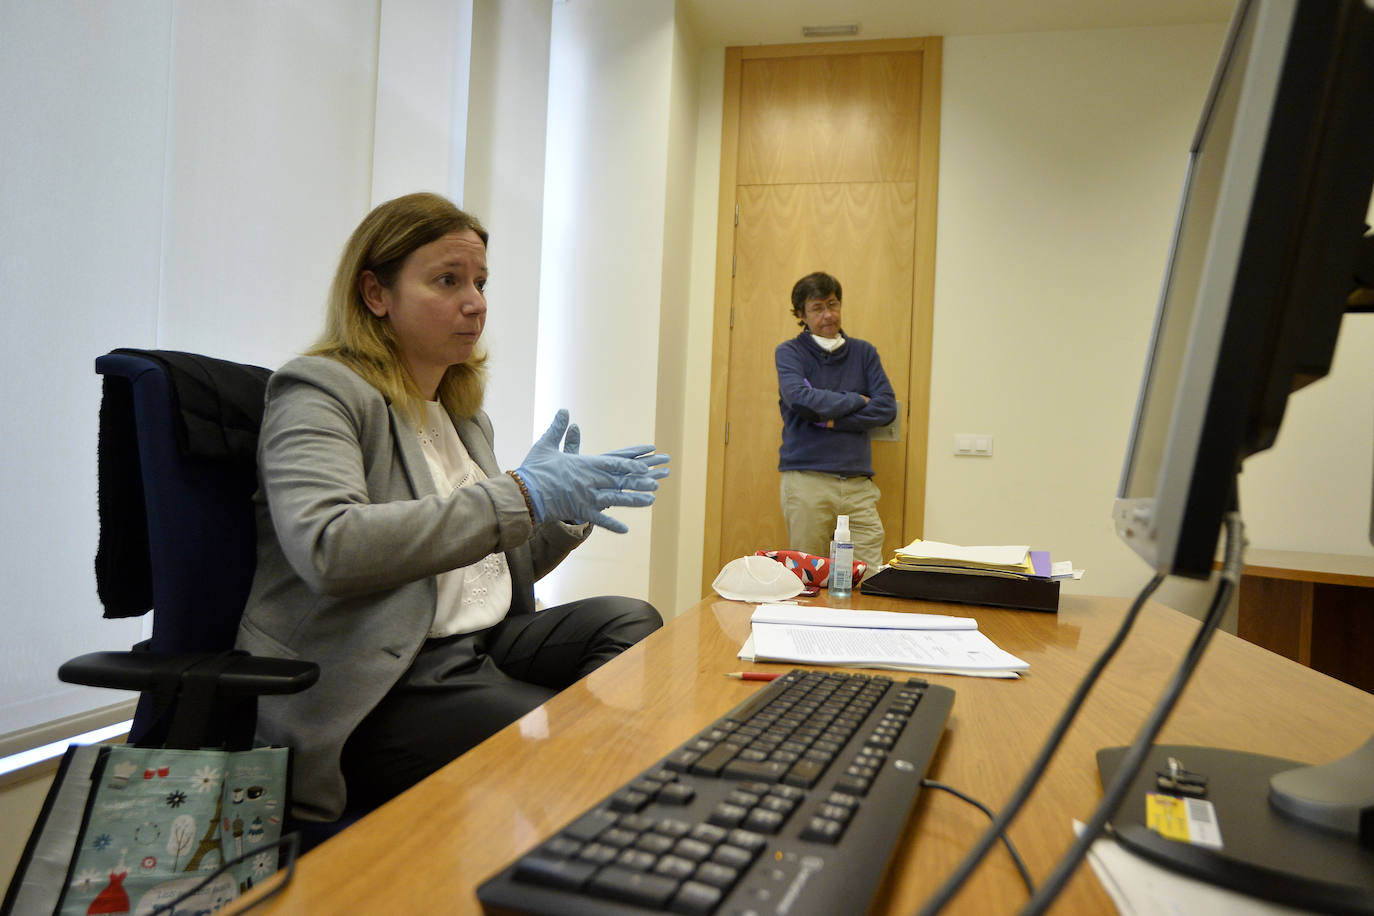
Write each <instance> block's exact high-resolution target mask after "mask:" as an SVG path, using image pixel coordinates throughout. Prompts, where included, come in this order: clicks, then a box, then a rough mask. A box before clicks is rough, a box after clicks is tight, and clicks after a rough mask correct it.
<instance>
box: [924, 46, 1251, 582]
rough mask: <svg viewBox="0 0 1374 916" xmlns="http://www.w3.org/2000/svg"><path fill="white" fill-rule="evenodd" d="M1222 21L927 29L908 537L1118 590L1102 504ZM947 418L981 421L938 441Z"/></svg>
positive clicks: (1120, 446)
mask: <svg viewBox="0 0 1374 916" xmlns="http://www.w3.org/2000/svg"><path fill="white" fill-rule="evenodd" d="M1223 35H1224V27H1223V26H1220V25H1218V26H1187V27H1178V28H1160V29H1126V30H1112V31H1083V32H1055V33H1040V34H1030V35H988V36H966V37H952V38H948V39H946V41H945V56H944V94H943V99H942V120H941V125H940V138H941V144H940V146H941V149H940V206H939V217H938V219H939V226H938V230H937V232H938V236H937V237H938V242H937V254H936V267H935V270H936V274H935V325H934V358H933V364H932V374H931V411H930V448H929V453H928V473H927V481H926V500H927V502H926V519H925V534H926V537H930V538H935V539H937V540H946V541H952V542H954V543H966V544H987V543H1029V544H1034V545H1037V546H1040V547H1046V548H1049V549H1051V550H1052V551H1053V555H1054V556H1055V557H1057V558H1060V559H1069V560H1072V561H1073V562H1074V564H1075V566H1078V567H1080V568H1083V569H1085V570H1086V576H1085V577H1084V579H1083V580H1082V581H1081V582H1078V583H1066V585H1065V586H1064V588H1065V591H1082V592H1085V593H1089V594H1109V595H1126V594H1133V593H1134V592H1135V591H1137V590H1138V588H1139V587H1140V585H1142V584H1143V583H1144V582H1145V581H1146V580H1147V579H1148V578H1149V570H1148V568H1147V567H1145V566H1144V564H1143V563H1141V562H1139V561H1138V560H1137V559H1136V558H1135V555H1134V554H1132V553H1130V552H1129V551H1128V550H1127V549H1126V548H1124V547H1122V546H1121V545H1120V543H1119V541H1118V540H1117V538H1116V536H1115V534H1114V532H1113V528H1112V525H1111V520H1110V512H1111V504H1112V499H1113V498H1114V496H1115V493H1116V487H1117V483H1118V477H1119V475H1120V471H1121V461H1122V456H1123V455H1124V450H1125V445H1126V435H1127V432H1128V430H1129V427H1130V421H1131V416H1132V410H1133V408H1134V405H1135V397H1136V391H1137V389H1138V387H1139V384H1140V372H1141V367H1142V366H1143V365H1144V359H1145V353H1146V346H1147V344H1148V341H1149V337H1150V331H1151V328H1152V321H1153V317H1154V311H1155V303H1156V300H1157V297H1158V293H1159V288H1160V280H1161V277H1162V275H1163V269H1164V263H1165V258H1166V255H1167V251H1168V244H1169V239H1170V232H1171V230H1172V226H1173V217H1174V213H1175V211H1176V208H1177V205H1178V200H1179V193H1180V190H1181V187H1182V179H1183V169H1184V164H1185V159H1186V153H1187V148H1188V144H1189V141H1190V139H1191V137H1192V133H1193V130H1194V128H1195V126H1196V123H1197V118H1198V115H1199V113H1200V112H1201V107H1202V100H1203V98H1204V96H1205V94H1206V89H1207V86H1208V83H1209V80H1210V75H1211V72H1212V68H1213V67H1214V65H1215V60H1216V54H1217V51H1218V49H1219V48H1220V43H1221V39H1222V37H1223ZM955 433H988V434H991V435H992V436H993V437H994V450H993V457H992V458H967V457H955V456H954V455H953V440H954V434H955Z"/></svg>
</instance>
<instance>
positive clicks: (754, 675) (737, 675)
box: [725, 671, 782, 681]
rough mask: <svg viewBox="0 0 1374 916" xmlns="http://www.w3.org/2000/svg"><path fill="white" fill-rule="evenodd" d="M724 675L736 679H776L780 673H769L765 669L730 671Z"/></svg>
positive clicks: (780, 675)
mask: <svg viewBox="0 0 1374 916" xmlns="http://www.w3.org/2000/svg"><path fill="white" fill-rule="evenodd" d="M725 676H726V677H732V678H734V679H735V680H738V681H776V680H777V679H778V678H780V677H782V674H781V673H777V674H769V673H768V672H766V671H731V672H729V673H728V674H726V675H725Z"/></svg>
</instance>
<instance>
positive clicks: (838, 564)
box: [828, 515, 854, 598]
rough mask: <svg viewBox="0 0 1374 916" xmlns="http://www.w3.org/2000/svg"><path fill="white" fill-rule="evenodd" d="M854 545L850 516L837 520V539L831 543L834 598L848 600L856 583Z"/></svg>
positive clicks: (831, 586)
mask: <svg viewBox="0 0 1374 916" xmlns="http://www.w3.org/2000/svg"><path fill="white" fill-rule="evenodd" d="M853 580H854V543H853V542H852V541H851V540H850V539H849V516H847V515H841V516H840V517H839V518H838V519H836V520H835V538H834V540H832V541H831V542H830V585H829V589H828V590H829V592H830V597H832V598H848V597H849V590H850V588H851V587H852V586H853V584H854V582H853Z"/></svg>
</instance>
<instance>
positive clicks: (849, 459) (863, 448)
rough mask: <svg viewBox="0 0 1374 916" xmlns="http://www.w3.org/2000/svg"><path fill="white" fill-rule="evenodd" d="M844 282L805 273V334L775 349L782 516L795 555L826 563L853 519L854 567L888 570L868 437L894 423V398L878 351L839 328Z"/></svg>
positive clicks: (800, 298) (799, 293)
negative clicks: (839, 528)
mask: <svg viewBox="0 0 1374 916" xmlns="http://www.w3.org/2000/svg"><path fill="white" fill-rule="evenodd" d="M842 296H843V292H842V290H841V288H840V281H839V280H837V279H835V278H834V277H832V276H830V275H829V274H826V273H819V272H818V273H812V274H807V275H806V276H804V277H802V278H801V279H800V280H798V281H797V283H796V285H795V286H793V287H792V314H793V315H795V316H796V318H797V322H798V324H800V325H801V327H802V331H801V333H799V334H798V335H797V336H796V337H793V338H792V339H791V340H788V341H784V342H783V343H781V344H779V345H778V348H777V350H776V351H775V354H774V357H775V360H776V362H777V368H778V408H779V409H780V410H781V411H782V448H781V449H779V454H778V470H779V471H781V472H782V515H783V520H784V521H785V522H786V524H787V539H788V542H789V546H790V547H791V548H792V549H793V550H801V551H805V552H806V553H811V554H817V555H819V556H826V555H828V554H829V552H830V538H831V536H832V535H833V534H834V532H835V519H836V517H837V516H840V515H848V516H849V527H850V531H851V533H852V536H853V539H854V558H855V559H856V560H862V561H864V562H865V563H867V564H868V566H869V568H870V569H873V568H876V567H878V566H881V565H882V562H883V523H882V520H881V519H880V518H879V517H878V497H879V496H880V495H881V494H880V493H879V491H878V487H877V485H876V484H874V483H873V457H872V451H871V449H870V448H869V442H868V433H869V430H871V429H873V428H874V427H876V426H884V425H886V424H888V423H891V422H892V419H893V418H894V417H895V416H896V415H897V399H896V396H895V395H894V394H893V392H892V385H891V383H890V382H888V380H887V374H886V373H885V372H883V364H882V361H881V360H880V359H879V358H878V351H877V350H876V349H874V347H873V345H872V344H870V343H869V342H868V341H866V340H859V339H858V338H855V337H848V336H846V335H845V333H844V331H843V330H842V329H841V327H840V300H841V298H842Z"/></svg>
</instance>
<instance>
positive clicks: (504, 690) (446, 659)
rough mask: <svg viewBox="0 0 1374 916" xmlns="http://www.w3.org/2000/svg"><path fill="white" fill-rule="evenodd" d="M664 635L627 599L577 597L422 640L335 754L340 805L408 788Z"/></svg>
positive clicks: (645, 609) (639, 604)
mask: <svg viewBox="0 0 1374 916" xmlns="http://www.w3.org/2000/svg"><path fill="white" fill-rule="evenodd" d="M661 626H663V618H662V617H660V616H659V613H658V611H656V610H655V609H654V607H653V605H651V604H648V603H647V602H644V601H640V600H638V599H636V598H620V597H604V598H584V599H583V600H581V601H574V602H572V603H570V604H564V605H560V606H558V607H553V608H548V609H547V610H543V611H540V612H538V613H536V614H519V615H515V616H512V617H507V618H506V619H505V620H502V621H501V622H500V623H497V624H496V625H495V626H492V627H488V628H487V629H485V630H479V631H477V632H476V633H463V634H461V635H458V636H449V637H445V638H443V639H431V640H428V641H427V642H426V643H425V644H424V646H423V647H422V648H421V650H420V654H419V656H418V657H417V658H416V659H415V661H414V663H413V664H412V665H411V666H410V668H409V670H407V671H406V673H405V675H404V676H403V677H402V678H401V680H400V681H398V682H397V684H396V686H395V687H393V688H392V689H391V690H390V692H388V693H387V695H386V696H385V697H383V698H382V701H381V702H380V703H379V704H377V706H376V708H375V709H373V710H372V712H370V713H368V715H367V717H366V718H365V719H363V721H362V723H361V724H359V726H358V727H357V728H356V729H355V730H354V731H353V734H352V735H351V736H350V737H349V739H348V741H347V742H346V743H345V745H344V750H343V760H342V766H343V774H344V781H345V783H346V784H347V786H348V804H349V806H350V807H353V806H355V805H358V804H362V805H365V806H368V807H372V806H375V805H378V804H381V803H382V802H384V801H386V800H387V799H389V798H391V797H392V796H395V795H397V794H399V793H400V792H402V791H404V790H405V789H408V788H409V787H410V786H412V785H414V784H415V783H417V782H419V781H420V780H421V779H424V778H425V777H426V776H428V775H429V774H430V773H433V772H434V771H435V770H437V769H439V768H440V767H442V766H443V765H444V764H446V763H448V762H449V761H450V760H452V759H453V758H455V757H457V756H458V755H459V754H461V753H463V752H464V751H466V750H468V749H469V748H472V747H475V746H476V745H477V744H479V743H481V742H482V741H483V740H484V739H485V738H487V737H489V736H491V735H493V734H495V733H496V732H498V731H500V730H501V729H502V728H504V727H505V726H507V725H509V724H510V723H511V722H514V721H515V720H516V719H518V718H520V717H521V716H523V715H524V714H525V713H527V712H529V711H530V710H531V709H534V708H535V707H536V706H538V705H540V704H541V703H543V702H544V701H545V700H547V699H549V698H550V697H552V696H553V695H554V694H555V693H557V692H558V691H560V690H562V689H563V688H564V687H567V686H568V685H570V684H572V683H573V682H574V681H576V680H578V679H580V678H582V677H583V676H585V675H586V674H588V673H590V672H592V671H594V670H596V669H597V668H599V667H601V666H602V665H604V664H605V663H606V662H608V661H610V660H611V659H613V658H615V657H616V656H617V655H619V654H620V653H621V652H623V651H625V650H626V649H628V648H629V647H630V646H632V645H634V644H635V643H637V642H639V641H640V640H641V639H643V638H644V637H646V636H648V635H649V634H650V633H652V632H653V631H654V630H657V629H658V628H659V627H661Z"/></svg>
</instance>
